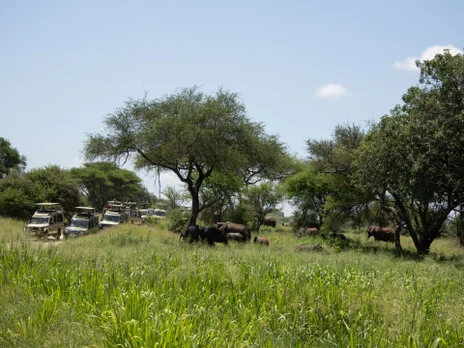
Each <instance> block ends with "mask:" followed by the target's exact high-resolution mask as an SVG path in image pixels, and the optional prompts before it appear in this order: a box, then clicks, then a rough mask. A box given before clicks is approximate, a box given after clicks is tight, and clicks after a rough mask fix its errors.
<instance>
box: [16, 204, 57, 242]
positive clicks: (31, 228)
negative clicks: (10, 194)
mask: <svg viewBox="0 0 464 348" xmlns="http://www.w3.org/2000/svg"><path fill="white" fill-rule="evenodd" d="M36 206H37V210H36V212H35V213H34V215H32V217H31V219H30V220H29V222H28V224H27V226H26V228H25V229H26V230H27V231H28V232H29V233H30V235H31V236H35V237H37V238H44V239H48V238H49V237H53V238H55V239H56V240H60V239H61V236H62V234H63V232H64V229H65V227H66V223H65V220H64V214H63V212H62V210H61V209H60V208H59V205H58V203H37V204H36Z"/></svg>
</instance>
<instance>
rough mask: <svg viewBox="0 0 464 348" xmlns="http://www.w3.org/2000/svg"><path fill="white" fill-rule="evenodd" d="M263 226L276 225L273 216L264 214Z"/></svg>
mask: <svg viewBox="0 0 464 348" xmlns="http://www.w3.org/2000/svg"><path fill="white" fill-rule="evenodd" d="M263 225H264V226H271V227H273V228H275V227H276V219H275V217H273V216H265V217H264V219H263Z"/></svg>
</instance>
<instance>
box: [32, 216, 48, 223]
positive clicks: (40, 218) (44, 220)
mask: <svg viewBox="0 0 464 348" xmlns="http://www.w3.org/2000/svg"><path fill="white" fill-rule="evenodd" d="M48 219H49V217H48V216H33V217H32V218H31V221H30V222H29V223H31V224H48Z"/></svg>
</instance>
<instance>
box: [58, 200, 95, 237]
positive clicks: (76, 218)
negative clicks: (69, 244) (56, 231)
mask: <svg viewBox="0 0 464 348" xmlns="http://www.w3.org/2000/svg"><path fill="white" fill-rule="evenodd" d="M75 209H76V214H74V215H73V217H72V218H71V223H70V224H69V226H68V227H66V228H65V230H64V236H65V237H69V236H71V237H78V236H81V235H85V234H87V233H89V232H90V231H91V230H92V229H98V222H99V219H98V216H97V215H96V214H95V208H92V207H76V208H75Z"/></svg>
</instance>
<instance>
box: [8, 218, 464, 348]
mask: <svg viewBox="0 0 464 348" xmlns="http://www.w3.org/2000/svg"><path fill="white" fill-rule="evenodd" d="M0 226H1V228H0V239H1V247H0V281H1V286H0V346H2V347H83V346H93V347H115V346H124V347H154V346H163V347H170V346H183V347H243V346H248V347H308V346H311V347H341V346H344V347H359V346H362V347H457V346H461V345H463V344H464V274H463V272H461V270H462V267H463V266H464V264H463V262H464V261H463V260H464V259H463V251H462V250H461V249H460V248H459V247H458V244H457V241H456V240H455V239H439V240H438V241H436V243H434V244H433V248H432V250H431V252H430V254H429V255H428V256H426V257H421V258H418V256H417V255H416V254H415V253H414V252H413V250H414V245H413V242H412V241H411V240H410V238H405V239H406V240H405V241H404V242H403V247H404V249H405V251H406V255H409V256H407V257H405V258H403V259H399V258H397V257H396V253H395V248H394V246H393V245H392V244H387V243H380V244H379V243H378V242H374V241H366V234H365V231H364V230H363V231H361V232H362V233H360V234H359V233H358V232H359V231H356V230H353V231H351V232H347V233H346V236H347V237H348V239H347V240H345V241H344V242H342V241H339V240H338V241H335V240H329V239H321V238H320V237H305V238H300V239H297V238H296V237H294V236H293V234H292V233H291V232H290V231H289V230H287V229H285V228H284V227H282V226H280V227H277V228H276V229H271V228H269V227H262V228H261V230H262V231H261V232H262V233H264V234H265V235H266V236H267V237H268V238H269V239H270V241H271V244H270V246H269V247H266V246H260V245H255V244H253V243H252V242H251V243H246V244H244V243H231V245H230V246H229V247H227V246H225V245H222V244H218V245H216V246H215V247H209V246H207V245H204V244H201V243H200V244H188V243H185V242H181V241H179V239H178V235H177V234H174V233H172V232H169V231H167V229H166V228H165V226H164V225H163V224H162V223H161V224H158V225H155V226H150V225H144V226H134V225H130V224H128V225H121V226H119V227H115V228H113V229H109V230H103V231H101V232H98V233H96V234H93V235H89V236H85V237H80V238H75V239H69V240H66V241H61V242H57V241H49V242H43V241H41V242H37V241H35V240H32V239H29V237H28V236H25V235H24V234H23V232H22V226H23V223H22V222H19V221H16V220H11V219H3V218H2V219H1V220H0ZM301 243H321V245H322V248H323V250H322V251H320V252H310V253H295V252H294V249H295V247H296V246H298V245H299V244H301Z"/></svg>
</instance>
